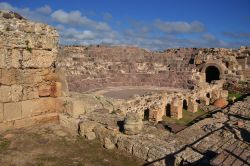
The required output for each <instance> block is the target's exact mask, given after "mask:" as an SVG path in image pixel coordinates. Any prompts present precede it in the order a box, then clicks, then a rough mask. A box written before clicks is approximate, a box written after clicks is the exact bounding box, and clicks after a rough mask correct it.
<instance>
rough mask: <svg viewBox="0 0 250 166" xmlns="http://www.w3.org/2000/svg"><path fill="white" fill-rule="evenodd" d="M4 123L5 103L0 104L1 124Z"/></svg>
mask: <svg viewBox="0 0 250 166" xmlns="http://www.w3.org/2000/svg"><path fill="white" fill-rule="evenodd" d="M1 122H3V103H0V123H1Z"/></svg>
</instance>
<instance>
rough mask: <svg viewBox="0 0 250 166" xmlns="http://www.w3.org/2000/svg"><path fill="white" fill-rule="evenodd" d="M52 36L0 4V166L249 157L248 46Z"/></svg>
mask: <svg viewBox="0 0 250 166" xmlns="http://www.w3.org/2000/svg"><path fill="white" fill-rule="evenodd" d="M58 38H59V35H58V32H57V30H56V29H55V28H54V27H52V26H49V25H46V24H42V23H35V22H32V21H29V20H27V19H26V18H24V17H22V16H21V15H19V14H17V13H15V12H10V11H1V12H0V166H10V165H11V166H29V165H39V166H43V165H44V166H47V165H48V166H50V165H51V166H54V165H58V166H64V165H66V166H73V165H74V166H80V165H86V166H88V165H116V166H122V165H124V166H127V165H170V166H172V165H226V166H229V165H235V166H239V165H240V166H241V165H250V146H249V145H250V133H249V132H250V95H249V94H250V57H249V55H250V47H248V46H242V47H240V48H238V49H228V48H178V49H177V48H176V49H166V50H164V51H149V50H147V49H143V48H139V47H133V46H108V45H101V44H100V45H91V46H83V45H60V44H59V42H58Z"/></svg>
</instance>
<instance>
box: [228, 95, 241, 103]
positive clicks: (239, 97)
mask: <svg viewBox="0 0 250 166" xmlns="http://www.w3.org/2000/svg"><path fill="white" fill-rule="evenodd" d="M241 98H242V95H241V94H240V93H228V101H229V102H233V101H237V100H240V99H241Z"/></svg>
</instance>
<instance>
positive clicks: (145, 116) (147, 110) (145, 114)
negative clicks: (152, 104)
mask: <svg viewBox="0 0 250 166" xmlns="http://www.w3.org/2000/svg"><path fill="white" fill-rule="evenodd" d="M143 120H144V121H149V109H148V108H147V109H145V110H144V116H143Z"/></svg>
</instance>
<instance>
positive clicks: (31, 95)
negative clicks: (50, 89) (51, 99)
mask: <svg viewBox="0 0 250 166" xmlns="http://www.w3.org/2000/svg"><path fill="white" fill-rule="evenodd" d="M37 98H39V93H38V89H37V88H36V87H29V86H25V87H23V100H31V99H37Z"/></svg>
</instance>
